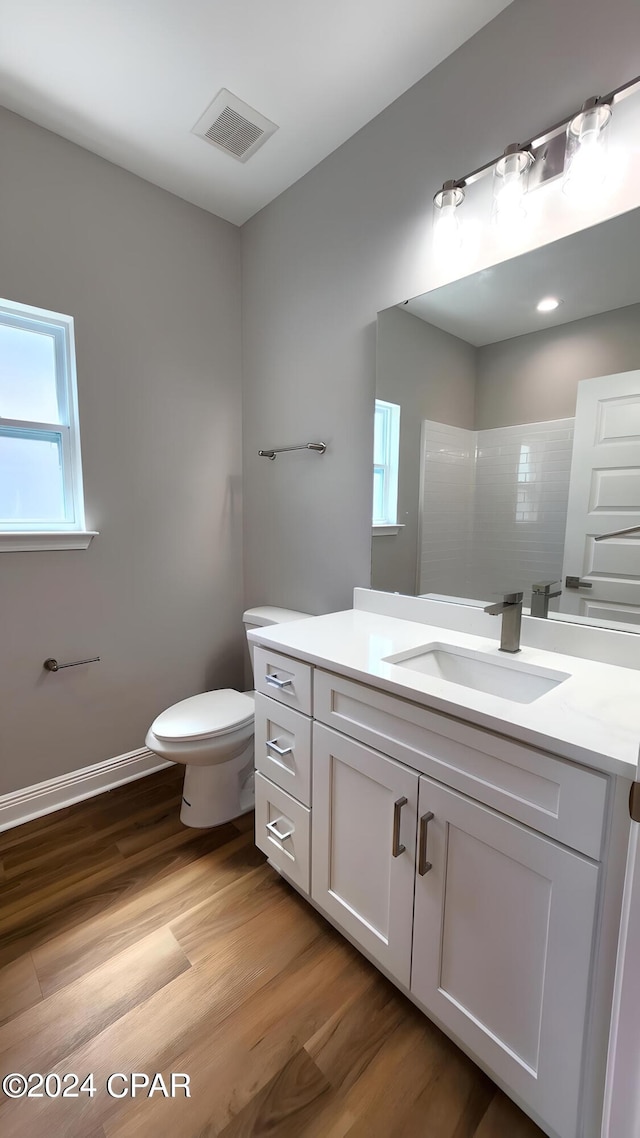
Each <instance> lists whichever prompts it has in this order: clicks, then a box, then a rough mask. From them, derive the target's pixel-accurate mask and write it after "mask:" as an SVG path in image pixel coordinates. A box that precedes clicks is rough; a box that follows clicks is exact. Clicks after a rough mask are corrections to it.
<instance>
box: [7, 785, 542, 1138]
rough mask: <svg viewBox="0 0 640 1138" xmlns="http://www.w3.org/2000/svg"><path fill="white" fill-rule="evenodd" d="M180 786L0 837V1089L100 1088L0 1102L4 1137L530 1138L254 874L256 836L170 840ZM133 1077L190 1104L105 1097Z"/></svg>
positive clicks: (106, 801) (233, 833)
mask: <svg viewBox="0 0 640 1138" xmlns="http://www.w3.org/2000/svg"><path fill="white" fill-rule="evenodd" d="M180 777H181V771H179V770H177V769H173V768H172V769H170V770H167V771H162V772H160V773H158V774H156V775H152V776H151V777H149V778H146V779H143V780H142V781H140V782H135V783H131V784H129V785H127V786H124V787H119V788H118V789H116V790H113V791H110V792H109V793H107V794H103V795H101V796H100V797H98V798H94V799H91V800H90V801H88V802H85V803H80V804H78V805H77V806H72V807H69V808H67V809H66V810H61V811H59V812H58V813H57V814H52V815H49V816H48V817H45V818H42V819H38V820H36V821H33V822H29V823H27V824H26V825H24V826H21V827H19V828H17V829H14V830H9V831H8V832H7V833H5V834H0V888H1V889H2V905H1V907H0V1077H1V1078H4V1076H5V1075H7V1074H10V1073H12V1072H21V1073H22V1074H24V1075H29V1074H30V1073H32V1072H40V1073H41V1074H43V1075H46V1074H48V1073H49V1072H53V1073H57V1074H58V1075H60V1076H62V1075H64V1074H67V1073H75V1074H77V1075H78V1077H79V1079H80V1081H82V1080H83V1079H84V1078H85V1076H86V1075H88V1074H89V1073H90V1072H92V1073H93V1077H94V1085H95V1094H94V1095H93V1096H91V1095H89V1094H88V1093H86V1092H81V1093H78V1097H75V1098H74V1097H65V1098H62V1097H57V1098H47V1097H42V1098H40V1097H32V1098H19V1099H16V1100H10V1099H8V1098H7V1097H6V1095H4V1094H2V1092H0V1133H1V1134H2V1136H3V1138H14V1136H20V1138H41V1136H42V1138H58V1136H59V1135H60V1136H62V1135H63V1136H64V1138H147V1136H148V1138H157V1136H161V1138H164V1136H167V1138H213V1136H214V1135H220V1136H221V1138H247V1136H249V1135H260V1136H265V1138H266V1136H275V1138H343V1136H347V1135H348V1138H542V1132H541V1131H540V1130H539V1129H538V1128H537V1127H536V1126H534V1125H533V1123H532V1122H531V1121H530V1120H529V1119H527V1118H526V1117H525V1116H524V1115H523V1114H522V1113H521V1112H520V1111H519V1110H518V1109H517V1108H516V1107H515V1106H514V1105H513V1104H512V1103H511V1102H510V1101H509V1100H508V1099H507V1098H505V1096H504V1095H502V1094H501V1093H500V1092H499V1091H498V1090H497V1088H496V1087H495V1086H494V1085H493V1083H492V1082H491V1081H490V1080H489V1079H488V1078H487V1077H486V1076H485V1075H483V1074H482V1073H481V1072H480V1071H479V1070H478V1068H477V1067H475V1065H474V1064H473V1063H471V1062H470V1061H469V1060H468V1059H467V1058H466V1057H465V1056H464V1055H463V1054H462V1053H461V1052H460V1051H459V1050H458V1049H457V1048H456V1047H455V1046H454V1045H453V1044H452V1043H450V1042H449V1040H448V1039H446V1037H445V1036H443V1035H442V1034H441V1033H440V1032H439V1031H438V1030H437V1028H435V1027H434V1026H433V1025H432V1024H431V1023H430V1022H429V1020H427V1019H426V1018H425V1017H424V1016H422V1015H421V1014H420V1013H419V1012H418V1011H417V1010H416V1009H415V1008H414V1007H413V1005H411V1004H410V1003H409V1002H408V1001H407V1000H406V999H405V998H404V997H403V996H402V995H401V994H400V993H399V992H397V991H396V989H395V988H394V987H393V985H391V984H390V983H389V982H388V981H387V980H385V979H384V978H383V977H382V976H381V975H380V974H379V973H378V972H377V971H376V969H375V968H373V966H372V965H370V964H369V963H368V961H366V960H365V959H364V958H363V957H362V956H360V954H359V953H358V952H357V951H356V950H355V949H354V948H352V947H351V946H350V945H349V944H348V943H347V942H346V941H345V940H343V939H342V938H341V937H340V936H339V935H338V933H337V932H335V931H334V930H333V928H332V927H331V926H330V925H329V924H327V923H326V922H325V921H324V920H323V919H322V917H320V916H319V915H318V914H317V913H315V912H314V910H313V909H312V908H311V907H310V906H309V905H307V904H306V902H304V901H303V900H302V899H301V898H299V897H298V896H297V894H296V893H295V892H294V891H293V890H292V889H290V888H289V887H288V886H287V885H286V884H285V883H284V882H283V881H282V880H281V879H280V878H279V877H278V875H277V874H276V873H274V872H273V870H271V869H270V868H269V866H267V865H266V863H265V860H264V857H263V856H262V854H261V853H260V852H259V851H258V850H256V848H255V846H254V844H253V840H252V831H251V818H242V819H239V820H238V821H237V822H236V823H231V824H229V825H227V826H222V827H220V828H218V829H216V830H210V831H202V830H189V829H187V828H185V827H184V826H182V825H181V823H180V821H179V817H178V810H179V801H180ZM131 1072H145V1073H146V1074H148V1075H149V1076H153V1075H154V1074H155V1073H156V1072H158V1073H161V1074H162V1076H163V1078H164V1080H165V1083H166V1085H167V1087H169V1086H170V1074H171V1072H177V1073H186V1074H187V1075H189V1077H190V1091H191V1097H190V1098H185V1097H184V1094H183V1092H182V1091H181V1090H180V1089H178V1091H177V1097H175V1098H165V1097H162V1093H161V1091H160V1092H158V1091H156V1092H155V1093H154V1094H153V1096H152V1097H147V1095H148V1088H145V1089H143V1090H142V1091H139V1092H138V1094H137V1095H136V1097H135V1098H134V1097H132V1096H131V1095H130V1094H127V1095H126V1097H111V1096H110V1095H109V1094H108V1092H107V1089H106V1083H107V1079H108V1076H109V1075H111V1074H113V1073H122V1074H123V1075H127V1074H129V1073H131ZM49 1086H50V1089H51V1090H53V1091H55V1090H56V1082H55V1080H52V1081H50V1084H49ZM67 1087H68V1089H69V1090H73V1087H72V1086H71V1085H70V1084H69V1083H68V1084H67ZM34 1089H36V1090H37V1089H38V1088H37V1087H35V1088H34ZM113 1089H114V1090H115V1092H116V1093H117V1094H120V1092H121V1091H122V1090H123V1089H125V1083H124V1080H123V1079H122V1078H121V1079H119V1080H118V1079H116V1080H114V1083H113Z"/></svg>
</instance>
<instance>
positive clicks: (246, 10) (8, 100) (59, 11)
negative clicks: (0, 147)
mask: <svg viewBox="0 0 640 1138" xmlns="http://www.w3.org/2000/svg"><path fill="white" fill-rule="evenodd" d="M509 2H510V0H448V3H442V2H438V3H436V2H435V0H431V2H430V0H316V3H313V4H312V3H310V2H309V0H306V2H305V0H268V2H267V0H231V2H229V0H225V2H223V0H0V28H1V35H0V103H3V104H4V105H5V106H7V107H9V108H10V109H11V110H13V111H17V112H18V114H21V115H24V116H25V117H26V118H28V119H32V120H33V122H36V123H39V124H40V125H41V126H44V127H47V128H48V129H49V130H52V131H55V132H56V133H57V134H60V135H62V136H63V137H64V138H68V139H71V140H72V141H73V142H77V143H79V144H80V145H81V146H84V147H86V148H87V149H88V150H92V151H94V152H95V153H96V154H100V155H102V157H104V158H107V159H109V160H110V161H111V162H115V163H116V164H117V165H119V166H124V167H125V169H127V170H132V171H133V172H134V173H136V174H139V175H140V176H141V177H143V178H146V179H148V181H150V182H155V183H156V185H159V186H162V187H163V188H164V189H166V190H170V191H171V192H172V193H175V194H178V195H179V196H180V197H183V198H185V199H186V200H187V201H190V202H193V203H194V204H196V205H199V206H202V207H203V208H204V209H207V210H210V211H211V212H212V213H216V214H218V215H219V216H220V217H224V218H226V219H227V220H229V221H232V222H235V223H236V224H238V225H240V224H242V222H244V221H246V220H247V219H248V218H249V217H251V216H252V215H253V214H254V213H256V212H257V211H258V210H259V209H261V208H262V207H263V206H265V205H266V204H267V203H268V202H270V201H271V200H272V199H273V198H275V197H276V196H277V195H278V194H280V193H281V192H282V191H283V190H285V189H286V188H287V186H290V185H292V184H293V183H294V182H296V181H297V180H298V178H300V177H302V175H303V174H305V173H306V172H307V171H308V170H310V169H311V168H312V167H313V166H315V165H316V164H317V163H318V162H320V161H321V160H322V159H323V158H325V157H326V156H327V155H328V154H330V153H331V151H333V150H335V149H336V147H338V146H340V145H341V143H343V142H344V141H345V140H346V139H347V138H350V137H351V135H352V134H354V133H355V132H356V131H357V130H359V129H360V128H361V127H362V126H364V125H365V123H367V122H369V121H370V120H371V119H372V118H374V117H375V115H377V114H378V113H379V112H380V111H381V110H383V109H384V107H386V106H388V105H389V103H391V102H393V100H394V99H396V98H398V96H399V95H401V94H402V93H403V91H406V90H407V89H408V88H409V87H411V86H412V85H413V84H414V83H416V82H417V80H418V79H420V78H421V77H422V76H423V75H425V74H426V73H427V72H428V71H430V70H431V69H432V68H433V67H435V66H436V65H437V64H438V63H440V62H441V61H442V60H443V59H445V58H446V57H447V56H448V55H449V54H450V53H451V52H452V51H454V50H455V49H456V48H457V47H459V46H460V44H462V43H464V41H465V40H467V39H469V37H470V36H472V35H473V34H474V33H475V32H476V31H478V30H479V29H480V28H481V27H483V26H484V24H486V23H488V21H489V20H491V19H493V17H494V16H496V15H497V14H498V13H499V12H501V11H502V9H503V8H506V7H508V4H509ZM222 87H226V88H228V89H229V90H230V91H232V92H233V93H234V94H235V95H237V96H238V97H239V98H241V99H243V100H244V101H245V102H246V103H248V104H249V105H250V106H251V107H253V108H254V109H255V110H257V111H259V112H260V113H261V114H263V115H265V116H266V117H267V118H269V119H271V120H273V121H274V122H276V123H277V124H278V126H279V129H278V130H277V131H276V133H275V134H274V135H273V137H272V138H270V139H269V140H268V141H267V142H266V143H265V144H264V146H263V148H262V149H261V150H259V151H258V152H257V153H256V154H255V155H254V156H253V157H252V158H250V159H249V161H248V162H247V163H246V165H244V164H242V163H240V162H237V161H236V160H235V159H233V158H231V157H229V156H228V155H226V154H223V153H221V152H219V151H217V150H216V149H215V148H214V147H212V146H210V145H208V144H207V143H205V142H203V141H202V140H201V139H199V138H196V137H195V136H194V135H192V134H191V133H190V132H191V128H192V127H193V125H194V124H195V122H196V120H197V119H198V118H199V117H200V116H201V115H202V113H203V112H204V111H205V109H206V108H207V106H208V105H209V103H210V102H211V101H212V99H213V98H214V96H215V95H217V93H218V91H219V90H220V89H221V88H222Z"/></svg>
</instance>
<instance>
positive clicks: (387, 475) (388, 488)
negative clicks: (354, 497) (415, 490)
mask: <svg viewBox="0 0 640 1138" xmlns="http://www.w3.org/2000/svg"><path fill="white" fill-rule="evenodd" d="M379 410H382V411H383V412H384V413H385V439H384V452H385V453H384V462H382V463H379V462H376V461H375V421H374V462H373V476H374V479H375V475H376V471H381V472H382V499H383V506H384V517H380V518H376V517H374V515H373V507H372V519H371V526H372V529H373V532H374V533H375V534H389V533H391V534H396V533H398V531H399V530H400V529H402V528H403V527H402V526H401V525H400V524H399V523H398V480H399V468H400V404H399V403H391V402H389V400H387V399H376V401H375V409H374V415H375V413H376V412H378V411H379ZM373 497H374V502H375V491H374V496H373Z"/></svg>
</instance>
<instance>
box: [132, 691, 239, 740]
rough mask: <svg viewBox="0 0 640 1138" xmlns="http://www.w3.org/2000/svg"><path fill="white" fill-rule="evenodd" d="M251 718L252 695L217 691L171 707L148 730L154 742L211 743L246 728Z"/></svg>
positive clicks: (207, 692) (185, 700)
mask: <svg viewBox="0 0 640 1138" xmlns="http://www.w3.org/2000/svg"><path fill="white" fill-rule="evenodd" d="M253 714H254V706H253V695H249V694H248V693H247V692H241V691H234V689H233V688H220V689H219V690H218V691H206V692H203V693H202V695H192V696H190V697H189V699H183V700H181V701H180V703H174V705H173V707H168V708H167V710H166V711H163V712H162V714H161V715H159V716H158V718H157V719H155V720H154V721H153V723H152V724H151V730H152V731H153V734H154V735H157V737H158V739H166V740H175V741H177V740H179V739H181V740H184V741H185V742H188V740H189V739H194V740H195V739H211V738H212V737H213V736H214V735H225V734H227V732H229V731H235V730H237V728H238V727H244V726H246V725H247V724H249V723H251V721H252V720H253Z"/></svg>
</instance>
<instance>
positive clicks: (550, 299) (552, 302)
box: [536, 296, 562, 312]
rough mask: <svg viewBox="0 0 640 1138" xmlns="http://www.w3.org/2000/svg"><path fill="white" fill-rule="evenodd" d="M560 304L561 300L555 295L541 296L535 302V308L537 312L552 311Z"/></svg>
mask: <svg viewBox="0 0 640 1138" xmlns="http://www.w3.org/2000/svg"><path fill="white" fill-rule="evenodd" d="M561 304H562V301H561V300H558V298H557V296H543V298H542V300H539V301H538V303H537V304H536V308H537V310H538V312H554V311H555V309H556V308H559V306H560V305H561Z"/></svg>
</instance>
